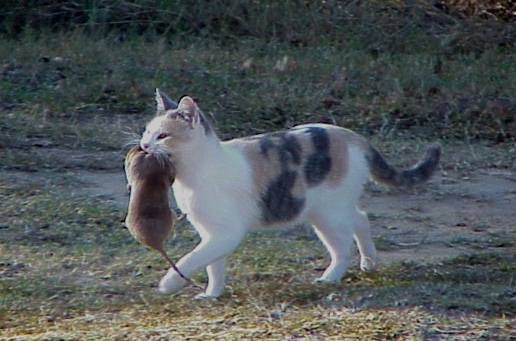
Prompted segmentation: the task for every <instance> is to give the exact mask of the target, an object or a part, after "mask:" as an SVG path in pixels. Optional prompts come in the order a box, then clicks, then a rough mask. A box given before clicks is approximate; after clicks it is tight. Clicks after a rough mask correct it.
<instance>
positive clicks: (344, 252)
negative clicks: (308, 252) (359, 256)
mask: <svg viewBox="0 0 516 341" xmlns="http://www.w3.org/2000/svg"><path fill="white" fill-rule="evenodd" d="M337 216H338V218H337ZM352 218H353V215H345V216H343V215H342V211H339V212H336V211H333V212H326V214H324V213H323V212H318V213H317V214H316V215H314V216H313V217H312V219H310V220H311V222H312V224H313V225H314V229H315V233H316V234H317V236H318V237H319V239H320V240H321V242H322V243H323V244H324V246H325V247H326V249H327V250H328V252H329V254H330V257H331V262H330V265H329V266H328V268H327V269H326V270H325V271H324V273H323V274H322V276H321V277H319V278H318V279H317V280H316V281H317V282H338V281H339V280H340V279H341V277H342V276H343V275H344V273H345V272H346V270H347V268H348V264H349V255H350V249H351V245H352V243H353V230H354V222H353V221H352Z"/></svg>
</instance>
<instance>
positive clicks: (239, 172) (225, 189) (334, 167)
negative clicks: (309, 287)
mask: <svg viewBox="0 0 516 341" xmlns="http://www.w3.org/2000/svg"><path fill="white" fill-rule="evenodd" d="M156 101H157V112H158V115H157V116H156V117H155V118H154V119H152V120H151V121H150V122H149V123H148V124H147V126H146V130H145V132H144V134H143V136H142V138H141V141H140V146H141V148H142V149H143V150H145V151H146V152H148V153H155V154H163V155H171V158H172V160H173V163H174V165H175V167H176V180H175V182H174V184H173V192H174V195H175V198H176V201H177V204H178V206H179V208H180V209H181V210H182V211H183V213H186V215H187V217H188V220H189V221H190V222H191V223H192V225H193V226H194V228H195V229H196V230H197V231H198V232H199V234H200V237H201V242H200V244H199V245H197V247H196V248H195V249H194V250H193V251H191V252H190V253H188V254H187V255H185V256H184V257H183V258H181V260H180V261H179V262H178V263H177V266H178V268H179V269H180V270H181V272H182V273H184V274H185V275H186V276H190V275H191V274H192V273H194V272H195V271H197V270H199V269H201V268H204V267H206V270H207V273H208V285H207V287H206V291H205V292H204V293H203V294H201V295H200V296H199V298H209V297H217V296H219V295H220V294H221V292H222V291H223V288H224V261H225V258H226V257H227V256H228V255H229V254H231V253H232V252H233V251H234V250H235V249H236V248H237V246H238V245H239V244H240V242H241V241H242V239H243V238H244V236H245V235H246V233H247V232H248V231H249V230H251V229H254V228H258V227H264V226H281V225H286V224H288V225H292V224H298V223H304V222H307V223H310V224H311V225H313V227H314V229H315V232H316V234H317V236H318V237H319V238H320V239H321V241H322V243H323V244H324V245H325V247H326V248H327V250H328V252H329V254H330V257H331V262H330V265H329V266H328V268H327V269H326V270H325V271H324V273H323V274H322V276H321V277H320V278H319V279H317V281H321V282H337V281H339V280H340V279H341V277H342V276H343V274H344V273H345V271H346V269H347V267H348V262H349V257H350V249H351V246H352V241H353V239H354V240H355V241H356V243H357V246H358V249H359V252H360V257H361V260H360V267H361V269H362V270H369V269H372V268H373V267H374V265H375V261H376V249H375V246H374V244H373V240H372V238H371V232H370V228H369V221H368V219H367V215H366V214H365V213H364V212H363V211H361V210H360V209H359V208H358V201H359V198H360V195H361V194H362V191H363V187H364V184H365V183H366V182H367V181H368V179H369V177H372V179H373V180H375V181H377V182H381V183H384V184H387V185H391V186H404V187H409V186H412V185H415V184H418V183H421V182H424V181H425V180H427V179H428V178H429V177H430V176H431V175H432V173H433V172H434V171H435V169H436V168H437V165H438V163H439V158H440V151H441V149H440V146H439V145H437V144H434V145H430V146H429V147H428V148H427V151H426V155H425V156H424V157H423V159H422V160H421V161H420V162H419V163H417V164H416V165H415V166H413V167H412V168H410V169H407V170H401V171H400V170H397V169H396V168H394V167H392V166H391V165H389V163H387V161H386V160H385V159H384V158H383V157H382V155H381V154H380V153H379V152H378V151H377V150H376V149H375V148H374V147H373V146H371V144H369V142H368V141H367V140H366V139H365V138H363V137H362V136H360V135H358V134H356V133H354V132H352V131H350V130H348V129H344V128H341V127H338V126H334V125H328V124H306V125H300V126H296V127H294V128H292V129H289V130H285V131H279V132H274V133H269V134H262V135H256V136H250V137H244V138H237V139H233V140H229V141H221V140H220V139H219V138H218V137H217V134H216V133H215V131H214V129H213V126H212V125H211V124H210V122H209V121H208V120H207V118H206V117H205V115H204V114H203V113H202V112H201V111H200V110H199V108H198V106H197V104H196V103H195V102H194V100H193V99H192V98H190V97H183V98H182V99H181V101H180V103H179V104H178V105H177V107H176V104H175V102H173V101H172V100H170V99H169V98H168V97H167V96H166V95H165V94H163V93H161V92H160V91H159V90H156ZM185 284H186V281H185V280H183V279H182V278H181V277H180V276H179V275H178V274H177V273H176V272H175V271H174V270H173V269H170V271H169V272H168V273H167V274H166V275H165V276H164V277H163V278H162V280H161V282H160V284H159V290H160V291H161V292H162V293H174V292H177V291H179V290H180V289H181V288H182V287H183V286H184V285H185Z"/></svg>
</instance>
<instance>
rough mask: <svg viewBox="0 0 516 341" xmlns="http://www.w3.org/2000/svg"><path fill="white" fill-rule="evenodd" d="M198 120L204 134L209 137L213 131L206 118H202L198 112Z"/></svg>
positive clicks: (202, 115) (201, 114)
mask: <svg viewBox="0 0 516 341" xmlns="http://www.w3.org/2000/svg"><path fill="white" fill-rule="evenodd" d="M199 118H200V121H201V125H202V127H203V128H204V134H206V135H210V134H211V132H212V131H213V128H212V126H211V123H210V121H209V120H208V119H207V118H206V116H204V114H203V113H202V112H199Z"/></svg>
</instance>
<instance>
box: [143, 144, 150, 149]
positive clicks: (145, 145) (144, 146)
mask: <svg viewBox="0 0 516 341" xmlns="http://www.w3.org/2000/svg"><path fill="white" fill-rule="evenodd" d="M149 147H150V146H149V144H148V143H143V144H142V148H143V150H148V149H149Z"/></svg>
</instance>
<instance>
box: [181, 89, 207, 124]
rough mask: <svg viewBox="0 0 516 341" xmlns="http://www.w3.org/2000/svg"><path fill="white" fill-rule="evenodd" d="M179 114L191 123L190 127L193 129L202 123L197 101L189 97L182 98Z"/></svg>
mask: <svg viewBox="0 0 516 341" xmlns="http://www.w3.org/2000/svg"><path fill="white" fill-rule="evenodd" d="M177 112H178V113H179V114H180V115H181V117H183V118H184V119H185V120H186V121H188V122H189V123H190V127H192V128H193V127H194V126H195V125H197V124H199V123H200V122H201V119H200V113H199V108H198V107H197V104H196V103H195V101H194V100H193V99H192V98H191V97H189V96H185V97H183V98H181V100H180V101H179V105H178V107H177Z"/></svg>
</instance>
